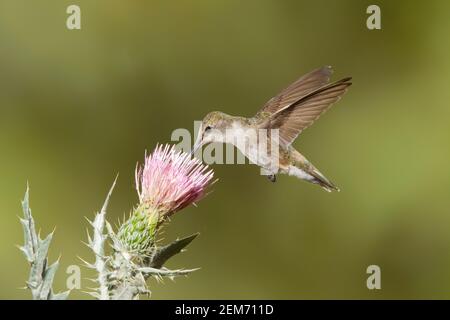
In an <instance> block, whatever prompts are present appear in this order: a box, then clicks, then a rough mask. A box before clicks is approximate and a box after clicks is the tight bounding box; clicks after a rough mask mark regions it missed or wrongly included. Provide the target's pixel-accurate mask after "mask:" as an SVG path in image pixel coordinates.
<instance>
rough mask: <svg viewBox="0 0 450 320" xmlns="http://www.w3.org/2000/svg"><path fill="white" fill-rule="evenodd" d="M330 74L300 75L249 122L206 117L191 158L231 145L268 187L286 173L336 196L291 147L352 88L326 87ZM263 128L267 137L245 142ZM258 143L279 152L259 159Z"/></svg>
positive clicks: (343, 83) (342, 84) (346, 82)
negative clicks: (208, 149)
mask: <svg viewBox="0 0 450 320" xmlns="http://www.w3.org/2000/svg"><path fill="white" fill-rule="evenodd" d="M332 73H333V69H332V67H330V66H325V67H322V68H319V69H316V70H314V71H312V72H310V73H308V74H306V75H304V76H302V77H301V78H299V79H298V80H296V81H295V82H293V83H292V84H291V85H289V86H288V87H287V88H285V89H284V90H282V91H281V92H280V93H279V94H278V95H276V96H275V97H273V98H272V99H270V100H269V101H268V102H267V103H266V104H265V105H264V106H263V107H262V108H261V109H260V110H259V111H258V112H257V113H256V115H255V116H253V117H251V118H246V117H240V116H232V115H228V114H225V113H223V112H219V111H213V112H210V113H208V114H207V115H206V116H205V117H204V118H203V120H202V122H201V125H200V128H199V132H198V136H197V140H196V142H195V144H194V147H193V149H192V151H191V153H192V154H194V153H195V152H196V151H197V150H198V149H199V148H201V147H202V146H203V145H205V144H208V143H212V142H219V143H231V144H233V145H234V146H236V147H237V148H238V149H239V150H240V151H241V152H242V153H243V154H244V155H245V156H246V157H247V158H248V159H249V160H250V162H252V163H254V164H256V165H258V166H260V167H261V168H263V169H264V170H265V172H266V175H267V176H268V178H269V180H270V181H272V182H276V176H277V175H278V174H287V175H289V176H295V177H297V178H299V179H301V180H305V181H308V182H310V183H313V184H317V185H319V186H320V187H322V188H323V189H324V190H326V191H328V192H331V191H339V188H338V187H337V186H336V185H335V184H334V183H332V182H331V181H330V180H329V179H327V178H326V177H325V176H324V175H323V174H322V173H321V172H320V171H319V170H318V169H317V168H316V167H315V166H314V165H313V164H312V163H311V162H309V161H308V160H307V159H306V158H305V157H304V156H303V155H302V154H301V153H300V152H299V151H297V150H296V149H295V148H294V147H293V146H292V143H293V142H294V140H295V139H296V138H297V137H298V135H299V134H300V133H301V132H302V131H303V130H305V129H306V128H308V127H309V126H311V125H312V124H313V123H314V121H315V120H317V119H318V118H319V117H320V115H321V114H323V113H324V112H325V111H327V110H328V109H329V108H330V107H331V105H333V104H334V103H336V102H337V101H339V100H340V99H341V97H342V96H343V95H344V94H345V92H347V90H348V88H349V86H350V85H351V84H352V83H351V79H352V78H351V77H347V78H343V79H341V80H339V81H336V82H332V83H330V77H331V75H332ZM261 129H264V130H267V134H265V135H262V138H261V135H258V138H257V139H249V136H248V135H249V134H248V132H251V131H252V130H253V131H258V130H261ZM273 129H277V135H276V136H277V139H276V140H277V141H274V139H273V138H272V135H271V134H269V132H270V131H271V130H273ZM264 140H265V141H264ZM261 142H264V143H266V145H267V146H268V148H267V149H270V150H274V149H273V148H274V147H275V148H276V149H275V151H277V152H275V153H273V151H272V152H270V151H267V150H266V151H267V152H263V153H262V155H261V152H259V153H258V152H257V151H258V150H260V149H258V146H257V144H258V143H261ZM274 154H275V155H276V157H274V156H273V155H274ZM274 158H275V159H274ZM274 162H276V165H274Z"/></svg>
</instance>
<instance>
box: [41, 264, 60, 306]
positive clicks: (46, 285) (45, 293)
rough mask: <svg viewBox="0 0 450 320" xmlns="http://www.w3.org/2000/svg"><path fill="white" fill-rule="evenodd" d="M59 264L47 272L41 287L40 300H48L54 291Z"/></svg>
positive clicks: (49, 268)
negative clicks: (54, 280)
mask: <svg viewBox="0 0 450 320" xmlns="http://www.w3.org/2000/svg"><path fill="white" fill-rule="evenodd" d="M58 266H59V262H58V261H56V262H55V263H53V264H52V265H51V266H50V267H48V268H47V269H46V270H45V275H44V280H43V283H42V286H41V292H40V298H41V299H42V300H47V298H48V297H49V294H50V291H51V289H52V284H53V279H54V278H55V274H56V270H58Z"/></svg>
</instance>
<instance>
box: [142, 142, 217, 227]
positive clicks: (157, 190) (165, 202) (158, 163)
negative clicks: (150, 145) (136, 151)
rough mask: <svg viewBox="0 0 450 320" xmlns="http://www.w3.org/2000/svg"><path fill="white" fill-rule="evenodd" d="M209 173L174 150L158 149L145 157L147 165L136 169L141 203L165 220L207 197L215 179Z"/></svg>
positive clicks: (199, 163) (203, 166) (201, 165)
mask: <svg viewBox="0 0 450 320" xmlns="http://www.w3.org/2000/svg"><path fill="white" fill-rule="evenodd" d="M208 169H209V168H208V166H207V165H204V164H203V163H202V162H201V161H200V160H199V159H197V158H191V155H190V154H187V153H183V152H181V151H176V150H175V148H174V146H172V147H170V146H169V145H165V146H162V145H158V146H156V148H155V150H154V151H153V153H152V154H150V155H148V156H147V154H146V155H145V162H144V165H143V166H139V165H138V166H137V167H136V175H135V179H136V190H137V193H138V195H139V201H140V203H141V205H144V206H145V207H147V208H149V209H152V210H155V211H156V212H158V213H159V215H160V216H161V217H162V218H163V219H164V217H167V216H170V215H172V214H173V213H175V212H177V211H179V210H181V209H183V208H185V207H187V206H188V205H190V204H192V203H195V202H196V201H199V200H200V199H202V198H203V196H205V194H206V193H205V190H206V189H207V187H208V186H209V185H210V184H211V183H212V178H213V175H214V172H213V170H208Z"/></svg>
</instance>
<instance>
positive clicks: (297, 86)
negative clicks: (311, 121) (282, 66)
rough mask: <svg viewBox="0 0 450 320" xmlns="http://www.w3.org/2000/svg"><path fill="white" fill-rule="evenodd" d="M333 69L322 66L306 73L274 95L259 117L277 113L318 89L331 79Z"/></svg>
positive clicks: (259, 113)
mask: <svg viewBox="0 0 450 320" xmlns="http://www.w3.org/2000/svg"><path fill="white" fill-rule="evenodd" d="M332 73H333V69H332V68H331V67H330V66H326V67H322V68H319V69H316V70H314V71H311V72H310V73H308V74H305V75H304V76H302V77H301V78H300V79H298V80H297V81H295V82H294V83H292V84H291V85H290V86H289V87H287V88H285V89H284V90H283V91H281V92H280V93H279V94H278V95H277V96H275V97H273V98H272V99H270V100H269V101H267V103H266V104H265V105H264V106H263V107H262V108H261V110H260V111H259V112H258V114H257V117H258V116H260V115H261V114H263V113H269V114H270V113H275V112H276V111H278V110H280V109H282V108H284V107H286V106H288V105H290V104H292V103H294V102H295V101H298V100H299V99H300V98H302V97H304V96H305V95H307V94H308V93H310V92H311V91H313V90H315V89H318V88H320V87H322V86H324V85H326V84H327V83H328V81H330V76H331V74H332Z"/></svg>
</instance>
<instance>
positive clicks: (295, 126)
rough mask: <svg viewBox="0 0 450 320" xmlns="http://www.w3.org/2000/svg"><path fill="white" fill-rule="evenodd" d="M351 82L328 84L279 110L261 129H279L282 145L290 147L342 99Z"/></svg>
mask: <svg viewBox="0 0 450 320" xmlns="http://www.w3.org/2000/svg"><path fill="white" fill-rule="evenodd" d="M350 81H351V78H345V79H342V80H340V81H337V82H334V83H331V84H328V85H326V86H323V87H321V88H319V89H316V90H314V91H312V92H310V93H308V94H307V95H305V96H303V97H301V98H300V99H298V100H297V101H293V102H292V103H290V104H288V105H286V106H284V107H283V108H279V109H278V110H277V111H276V112H275V113H273V114H272V115H270V116H269V117H268V118H267V119H265V120H264V121H263V122H262V123H261V124H260V128H264V129H279V139H280V144H281V145H282V146H284V147H287V146H289V145H290V144H291V143H292V142H293V141H294V140H295V139H296V138H297V136H298V135H299V134H300V133H301V132H302V131H303V130H304V129H306V128H308V127H309V126H310V125H311V124H313V122H314V121H315V120H316V119H317V118H319V116H320V115H321V114H322V113H324V112H325V111H326V110H328V109H329V108H330V107H331V105H333V104H334V103H335V102H337V101H339V100H340V99H341V97H342V96H343V95H344V93H345V92H346V91H347V89H348V87H349V86H350V85H351V84H352V83H351V82H350Z"/></svg>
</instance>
